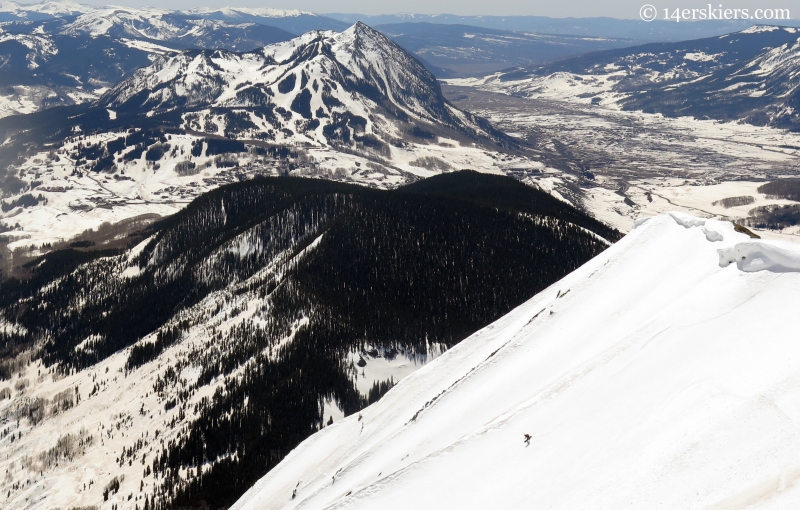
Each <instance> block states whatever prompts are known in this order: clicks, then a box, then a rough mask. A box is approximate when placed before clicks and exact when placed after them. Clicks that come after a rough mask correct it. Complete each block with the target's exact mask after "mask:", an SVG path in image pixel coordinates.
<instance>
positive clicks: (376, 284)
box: [0, 172, 619, 510]
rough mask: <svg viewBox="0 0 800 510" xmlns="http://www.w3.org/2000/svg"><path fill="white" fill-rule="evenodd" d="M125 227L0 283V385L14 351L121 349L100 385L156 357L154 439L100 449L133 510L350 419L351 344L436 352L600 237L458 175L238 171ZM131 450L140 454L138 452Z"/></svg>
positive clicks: (231, 487) (210, 488) (254, 471)
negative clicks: (338, 176)
mask: <svg viewBox="0 0 800 510" xmlns="http://www.w3.org/2000/svg"><path fill="white" fill-rule="evenodd" d="M142 234H143V235H144V236H145V237H146V239H145V241H143V242H142V243H141V244H140V245H138V246H136V247H133V248H132V249H130V250H127V251H123V252H102V251H96V252H92V251H81V250H75V249H71V250H64V251H60V252H54V253H51V254H48V255H46V256H45V257H43V258H42V259H41V260H38V261H36V262H35V263H34V264H32V265H31V272H32V274H31V277H30V278H29V279H27V280H14V279H7V280H5V281H2V282H0V318H2V320H4V321H5V322H6V323H8V324H12V325H13V326H14V327H9V328H5V329H4V330H3V333H2V334H3V336H2V337H1V338H0V342H2V343H0V349H2V350H0V356H2V363H0V376H2V377H3V378H11V377H12V376H13V374H14V371H15V370H16V369H17V368H18V365H19V363H20V361H19V360H20V359H22V358H21V357H22V356H27V358H26V359H30V358H31V357H33V358H39V359H41V360H43V362H44V364H45V366H47V367H49V368H50V369H52V370H54V371H57V372H60V373H64V374H69V373H73V372H75V371H80V370H86V369H90V368H91V367H93V366H94V365H95V364H97V363H98V362H100V361H102V360H104V359H106V358H107V357H108V356H111V355H112V354H114V353H118V352H120V351H122V352H124V353H125V356H126V360H127V361H126V362H125V366H124V373H122V374H120V378H125V377H131V375H132V374H134V373H135V372H136V371H137V370H142V369H143V367H145V366H147V365H148V364H151V363H155V362H157V363H158V367H159V376H158V378H157V380H156V382H155V384H153V387H152V388H151V389H150V391H152V393H153V394H154V395H156V396H157V399H158V400H157V401H158V402H159V405H160V406H163V410H161V408H159V412H163V413H168V415H169V416H172V421H171V422H170V430H169V431H161V433H162V434H163V435H162V440H161V442H156V438H157V437H158V435H157V434H156V436H155V437H152V436H151V437H150V438H148V439H147V440H143V441H142V442H140V443H141V444H140V443H137V445H138V447H131V448H129V449H127V450H125V451H124V452H123V454H122V455H121V456H120V457H118V459H117V461H118V462H120V463H123V464H124V463H132V462H134V461H136V462H139V463H140V465H141V468H142V477H143V478H142V479H143V480H148V483H150V482H152V484H151V485H150V486H152V487H154V488H153V490H152V491H151V492H150V493H148V494H146V495H145V497H144V499H143V502H142V504H141V505H138V506H139V508H145V509H147V510H151V509H162V508H207V507H210V508H225V507H227V506H229V505H230V504H232V503H233V502H234V501H235V500H236V499H237V498H238V496H240V495H241V494H242V493H243V492H244V491H245V490H247V489H248V488H249V487H250V486H251V485H252V484H253V483H254V482H255V481H256V480H257V479H258V478H260V477H261V476H263V475H264V474H265V473H266V472H267V471H268V470H269V469H270V468H271V467H273V466H274V465H276V464H277V463H278V462H280V460H281V459H282V458H283V457H284V456H285V455H286V454H287V453H289V451H291V450H292V449H293V448H294V447H295V446H297V444H298V443H299V442H300V441H302V440H303V439H305V438H306V437H308V436H309V435H310V434H312V433H314V432H315V431H316V430H319V429H320V428H321V427H323V426H325V425H326V423H327V420H325V417H324V416H323V413H322V408H323V403H324V402H325V401H329V402H330V401H332V402H335V403H336V405H337V406H338V407H339V408H340V409H341V410H342V411H344V413H345V414H351V413H355V412H358V411H359V410H360V409H362V408H363V407H365V406H366V405H369V403H371V402H374V401H375V400H377V399H378V398H380V396H381V395H383V394H384V393H385V392H386V391H388V390H389V389H390V388H391V386H392V385H393V384H394V383H395V382H396V381H394V380H391V379H389V380H385V381H375V382H374V384H373V386H372V388H371V389H370V390H369V392H368V393H367V394H364V393H363V392H359V390H358V389H357V387H356V385H355V384H354V379H355V378H356V377H358V375H357V374H358V371H359V364H358V363H357V362H356V360H358V357H359V355H360V353H365V352H367V351H370V352H374V353H376V354H377V353H380V354H381V355H382V356H386V357H391V356H394V355H396V354H397V353H398V352H403V353H406V354H407V355H411V356H414V355H416V354H419V355H425V354H426V353H427V352H428V349H429V347H430V346H431V345H438V346H441V347H442V348H444V349H446V348H448V347H451V346H453V345H455V344H456V343H458V342H459V341H461V340H462V339H464V338H465V337H467V336H468V335H470V334H471V333H472V332H474V331H476V330H477V329H479V328H481V327H483V326H485V325H487V324H488V323H490V322H492V321H494V320H495V319H497V318H499V317H500V316H502V315H503V314H505V313H507V312H508V311H509V310H510V309H512V308H513V307H515V306H517V305H519V304H521V303H522V302H523V301H525V300H526V299H528V298H530V297H531V296H533V295H534V294H535V293H537V292H538V291H540V290H542V289H544V288H545V287H547V286H548V285H550V284H552V283H553V282H555V281H556V280H558V279H559V278H561V277H563V276H564V275H566V274H567V273H569V272H570V271H572V270H574V269H575V268H577V267H578V266H579V265H581V264H583V263H584V262H586V261H587V260H589V259H590V258H592V257H593V256H595V255H597V254H598V253H599V252H601V251H602V250H604V249H605V248H606V247H607V245H608V243H607V242H605V241H604V240H609V241H615V240H616V239H618V238H619V233H618V232H616V231H613V230H611V229H609V228H607V227H605V226H604V225H602V224H601V223H599V222H597V221H596V220H594V219H592V218H590V217H588V216H586V215H585V214H583V213H581V212H580V211H578V210H576V209H574V208H572V207H570V206H569V205H567V204H564V203H562V202H560V201H558V200H556V199H554V198H552V197H551V196H549V195H548V194H546V193H543V192H541V191H538V190H535V189H532V188H530V187H527V186H525V185H523V184H520V183H518V182H517V181H515V180H513V179H510V178H506V177H496V176H488V175H482V174H477V173H474V172H458V173H451V174H445V175H441V176H438V177H433V178H431V179H428V180H425V181H421V182H419V183H416V184H414V185H411V186H408V187H406V188H401V189H398V190H394V191H378V190H373V189H368V188H363V187H359V186H355V185H349V184H343V183H335V182H330V181H324V180H311V179H298V178H288V177H286V178H258V179H254V180H251V181H246V182H240V183H236V184H232V185H228V186H224V187H222V188H219V189H217V190H215V191H212V192H210V193H208V194H206V195H203V196H201V197H200V198H198V199H197V200H195V201H194V202H192V203H191V204H190V205H189V206H188V207H186V208H185V209H184V210H183V211H181V212H180V213H178V214H176V215H174V216H172V217H169V218H166V219H165V220H163V221H161V222H160V223H158V224H155V225H153V226H152V227H150V228H149V230H147V231H146V232H143V233H142ZM167 353H169V356H167ZM189 367H199V368H198V371H197V372H196V374H195V377H193V378H187V377H186V376H185V375H182V374H186V373H187V368H189ZM205 387H213V388H215V389H214V391H213V392H211V393H210V396H204V397H202V398H195V396H196V394H197V392H198V391H199V390H200V389H201V388H205ZM142 412H143V413H144V412H145V411H144V409H143V410H142ZM164 437H167V438H168V440H166V441H164V439H163V438H164ZM148 444H150V445H153V444H155V445H156V451H157V453H156V454H155V455H153V456H148V457H145V455H144V453H143V451H144V450H141V451H140V449H143V448H144V447H145V446H148Z"/></svg>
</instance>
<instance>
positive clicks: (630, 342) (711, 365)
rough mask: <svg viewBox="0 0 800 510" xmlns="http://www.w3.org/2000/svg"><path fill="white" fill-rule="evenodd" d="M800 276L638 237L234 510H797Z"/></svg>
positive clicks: (367, 414)
mask: <svg viewBox="0 0 800 510" xmlns="http://www.w3.org/2000/svg"><path fill="white" fill-rule="evenodd" d="M731 262H734V263H731ZM798 271H800V250H798V249H797V247H795V246H792V245H782V244H776V243H769V242H761V241H753V240H751V239H749V238H748V237H747V236H746V235H744V234H739V233H736V232H734V230H733V226H732V225H731V224H730V223H724V222H720V221H715V220H701V219H697V218H693V217H690V216H684V215H680V214H677V213H674V214H665V215H662V216H658V217H655V218H652V219H650V220H647V221H645V222H644V223H642V224H640V225H639V226H638V227H637V228H635V229H634V230H633V231H632V232H631V233H630V234H628V236H627V237H626V238H624V239H623V240H622V241H620V242H619V243H617V244H616V245H615V246H613V247H611V248H610V249H609V250H607V251H605V252H604V253H603V254H602V255H600V256H598V257H597V258H596V259H594V260H592V261H591V262H589V263H588V264H586V265H585V266H583V267H581V268H580V269H578V270H577V271H575V272H574V273H572V274H571V275H569V276H568V277H566V278H564V279H563V280H561V281H560V282H558V283H557V284H555V285H553V286H552V287H550V288H549V289H547V290H546V291H544V292H542V293H540V294H539V295H537V296H536V297H534V298H533V299H531V300H530V301H528V302H527V303H525V304H524V305H522V306H520V307H519V308H517V309H516V310H514V311H513V312H511V313H510V314H508V315H507V316H505V317H504V318H502V319H501V320H499V321H497V322H496V323H494V324H492V325H490V326H488V327H487V328H485V329H483V330H481V331H479V332H478V333H476V334H475V335H473V336H472V337H471V338H469V339H467V340H465V341H463V342H462V343H460V344H459V345H458V346H456V347H455V348H453V349H451V350H450V351H448V352H447V353H445V354H444V355H442V356H441V357H439V358H437V359H436V360H435V361H433V362H431V363H429V364H428V365H426V366H425V367H424V368H422V369H420V370H419V371H417V372H415V373H414V374H412V375H410V376H408V377H407V378H405V379H403V381H402V382H401V383H400V384H398V385H397V386H396V387H395V388H394V389H392V390H391V391H390V392H389V393H388V394H387V395H386V396H385V397H384V398H383V399H382V400H381V401H379V402H378V403H376V404H374V405H372V406H371V407H369V408H367V409H366V410H364V411H363V412H362V413H361V414H360V415H354V416H350V417H348V418H346V419H344V420H341V421H339V422H337V423H335V424H334V425H332V426H330V427H328V428H325V429H323V430H322V431H320V432H319V433H317V434H315V435H314V436H312V437H311V438H310V439H308V440H306V441H305V442H304V443H302V444H301V445H300V446H299V447H298V448H297V449H296V450H295V451H294V452H292V453H291V454H290V455H289V456H288V457H287V458H286V459H285V460H284V461H283V462H282V463H281V464H280V465H278V467H276V468H275V469H274V470H273V471H271V472H270V473H269V474H268V475H267V476H265V477H264V478H263V479H261V480H260V481H259V482H258V483H257V484H256V485H255V486H254V487H253V488H252V489H251V490H250V491H248V492H247V493H246V494H245V495H244V496H243V497H242V499H241V500H240V501H239V502H238V503H237V504H236V505H234V507H233V508H234V509H236V510H244V509H251V508H259V509H262V508H293V507H298V508H344V507H347V508H382V509H387V508H564V509H574V508H595V509H600V508H607V509H620V508H709V507H711V508H743V507H746V506H748V505H752V506H753V507H757V508H778V507H780V508H796V507H797V506H798V505H799V504H800V490H798V489H800V484H797V482H798V480H800V464H798V461H797V459H798V455H800V428H799V427H798V420H800V412H798V403H800V343H798V342H797V341H796V340H797V338H798V336H797V330H796V327H797V326H796V323H795V322H794V321H792V320H791V318H792V317H793V316H794V313H795V312H796V310H797V307H798V305H800V274H798ZM523 434H530V435H531V436H532V439H531V440H530V443H529V444H525V442H524V441H523ZM293 491H296V497H294V498H293V496H292V494H293Z"/></svg>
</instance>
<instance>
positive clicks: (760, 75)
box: [461, 26, 800, 129]
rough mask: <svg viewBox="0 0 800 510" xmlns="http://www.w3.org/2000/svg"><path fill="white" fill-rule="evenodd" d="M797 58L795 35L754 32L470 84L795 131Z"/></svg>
mask: <svg viewBox="0 0 800 510" xmlns="http://www.w3.org/2000/svg"><path fill="white" fill-rule="evenodd" d="M798 59H800V29H796V28H792V27H777V26H755V27H751V28H748V29H746V30H743V31H741V32H736V33H733V34H727V35H723V36H719V37H713V38H708V39H699V40H694V41H684V42H680V43H659V44H648V45H643V46H636V47H633V48H626V49H622V50H609V51H603V52H597V53H593V54H588V55H584V56H580V57H574V58H569V59H565V60H562V61H559V62H554V63H551V64H546V65H543V66H536V67H532V68H528V69H518V70H514V71H510V72H505V73H499V74H496V75H493V76H490V77H487V78H484V79H481V80H472V81H471V82H470V83H471V84H473V85H476V86H479V87H482V88H485V89H487V90H495V91H501V92H505V93H509V94H514V95H521V96H525V97H549V98H557V99H564V100H568V101H574V102H579V103H585V104H594V105H600V106H608V107H611V108H623V109H626V110H641V111H644V112H648V113H662V114H664V115H668V116H693V117H696V118H699V119H709V118H710V119H718V120H724V121H743V122H748V123H752V124H757V125H768V126H774V127H779V128H789V129H799V128H800V116H798V113H797V111H798V106H799V105H798V101H800V90H799V89H798V85H800V80H799V79H798V73H797V62H798ZM461 83H462V84H467V81H466V80H461Z"/></svg>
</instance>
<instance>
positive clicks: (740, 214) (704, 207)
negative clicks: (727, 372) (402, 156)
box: [443, 85, 800, 242]
mask: <svg viewBox="0 0 800 510" xmlns="http://www.w3.org/2000/svg"><path fill="white" fill-rule="evenodd" d="M443 91H444V93H445V94H446V95H447V96H448V99H450V100H451V101H452V102H453V103H454V104H455V105H456V106H458V107H459V108H462V109H465V110H468V111H472V112H473V113H476V114H478V115H480V116H483V117H485V118H487V119H489V120H490V121H491V122H492V123H494V124H495V125H496V126H497V127H498V128H500V129H502V130H503V131H505V132H507V133H509V134H512V135H513V136H516V137H518V138H521V139H524V140H526V141H527V142H529V143H530V144H532V145H533V147H534V149H535V151H536V152H537V153H538V154H537V156H538V157H540V158H541V160H542V162H543V163H544V165H545V166H546V167H547V168H553V169H557V170H558V172H553V171H549V172H547V171H546V172H543V173H542V174H541V175H540V176H537V177H536V178H535V179H534V180H535V182H536V183H537V184H538V185H539V186H540V187H543V188H545V189H555V190H556V191H557V192H558V193H559V194H560V195H562V196H563V197H564V198H566V199H568V200H570V201H571V202H573V203H576V204H582V205H583V206H584V207H585V208H586V209H587V210H589V211H591V212H592V213H593V214H594V215H595V216H596V217H597V218H598V219H600V220H602V221H604V222H606V223H608V224H610V225H613V226H614V227H616V228H618V229H620V230H621V231H623V232H627V231H628V230H630V228H631V226H632V224H633V221H635V220H636V219H638V218H641V217H647V216H653V215H655V214H659V213H662V212H665V211H675V210H677V211H683V212H687V213H689V214H694V215H699V216H703V217H717V218H729V219H734V220H736V219H741V218H745V217H747V216H748V211H749V210H750V209H752V208H754V207H758V206H763V205H770V204H790V203H794V202H790V201H786V200H774V199H769V198H768V197H767V196H765V195H764V194H761V193H758V191H757V190H756V188H757V187H758V186H759V185H761V184H763V183H764V182H765V181H766V180H769V179H774V178H778V177H786V176H795V177H797V176H800V134H798V133H790V132H786V131H781V130H777V129H772V128H764V127H757V126H751V125H748V124H734V123H722V122H717V121H712V120H702V121H701V120H695V119H692V118H688V117H681V118H666V117H664V116H662V115H659V114H645V113H641V112H628V111H621V110H619V109H615V108H611V107H601V106H594V105H591V104H587V101H586V100H581V99H579V98H574V99H573V100H571V99H570V98H567V99H565V98H564V97H545V95H542V97H536V98H521V97H515V96H510V95H507V94H502V93H498V92H493V91H486V90H480V89H478V88H475V87H468V86H453V85H445V86H444V87H443ZM562 96H563V94H562ZM743 195H749V196H752V197H753V198H754V200H755V202H754V203H752V204H749V205H747V206H740V207H733V208H725V207H723V206H722V205H715V204H714V202H715V201H718V200H721V199H724V198H728V197H736V196H743ZM759 235H762V237H765V238H779V239H784V240H789V241H794V242H800V227H792V228H789V229H785V230H784V231H759Z"/></svg>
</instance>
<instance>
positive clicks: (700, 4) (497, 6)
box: [78, 0, 800, 20]
mask: <svg viewBox="0 0 800 510" xmlns="http://www.w3.org/2000/svg"><path fill="white" fill-rule="evenodd" d="M78 1H79V3H89V4H92V5H103V4H106V3H113V4H122V5H129V6H134V7H143V6H146V5H153V0H108V1H102V0H78ZM645 4H652V5H653V6H655V7H656V8H657V9H658V12H659V18H661V17H663V15H664V9H665V8H666V9H669V11H672V10H674V9H677V8H680V9H687V8H688V9H693V8H695V9H696V8H704V7H707V5H708V1H707V0H706V1H704V0H599V1H598V0H561V1H559V2H554V1H553V0H525V1H521V0H492V1H491V2H487V1H486V0H458V1H455V0H404V1H403V2H396V1H386V0H267V1H266V2H265V1H263V0H201V1H200V2H199V3H198V1H197V0H165V1H164V2H163V3H159V4H158V7H162V8H171V9H188V8H192V7H198V6H207V7H224V6H227V5H230V6H235V7H271V8H276V9H301V10H306V11H312V12H317V13H332V12H340V13H360V14H394V13H399V12H402V13H420V14H440V13H448V14H461V15H493V16H511V15H517V16H519V15H534V16H551V17H558V18H563V17H579V18H583V17H598V16H607V17H612V18H623V19H639V12H640V9H641V8H642V6H643V5H645ZM713 5H714V7H718V6H719V5H722V6H723V7H724V8H731V9H735V8H749V9H752V10H755V9H757V8H783V9H792V7H794V8H795V10H797V14H794V13H793V14H792V19H795V20H796V19H800V5H799V4H798V3H797V0H725V1H722V2H720V1H719V0H717V1H716V2H714V3H713Z"/></svg>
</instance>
